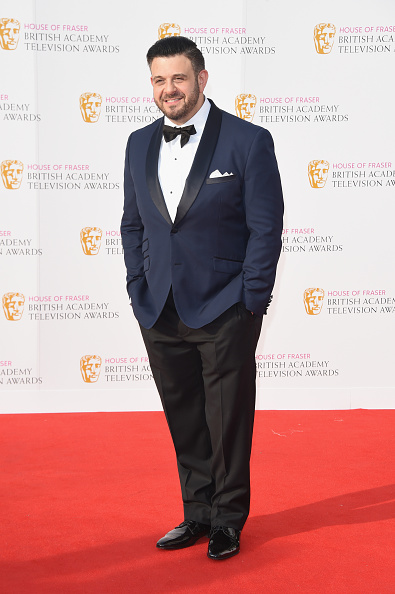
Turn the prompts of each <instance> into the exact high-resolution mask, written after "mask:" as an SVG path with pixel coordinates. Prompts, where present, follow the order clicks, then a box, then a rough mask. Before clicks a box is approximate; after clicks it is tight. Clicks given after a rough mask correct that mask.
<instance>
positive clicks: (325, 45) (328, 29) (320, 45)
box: [314, 23, 336, 54]
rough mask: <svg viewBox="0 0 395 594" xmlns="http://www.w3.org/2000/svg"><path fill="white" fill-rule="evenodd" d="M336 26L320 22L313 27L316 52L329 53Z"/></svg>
mask: <svg viewBox="0 0 395 594" xmlns="http://www.w3.org/2000/svg"><path fill="white" fill-rule="evenodd" d="M335 34H336V27H335V25H332V24H331V23H320V24H319V25H316V26H315V27H314V44H315V49H316V52H317V54H330V53H331V51H332V47H333V42H334V41H335Z"/></svg>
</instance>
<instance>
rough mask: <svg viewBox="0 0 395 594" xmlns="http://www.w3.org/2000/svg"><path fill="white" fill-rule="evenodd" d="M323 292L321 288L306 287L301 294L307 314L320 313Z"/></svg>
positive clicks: (314, 314)
mask: <svg viewBox="0 0 395 594" xmlns="http://www.w3.org/2000/svg"><path fill="white" fill-rule="evenodd" d="M324 296H325V292H324V290H323V289H319V288H318V287H317V288H314V289H306V290H305V292H304V294H303V301H304V306H305V309H306V313H308V314H309V316H316V315H318V314H319V313H321V309H322V304H323V303H324Z"/></svg>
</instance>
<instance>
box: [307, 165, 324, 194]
mask: <svg viewBox="0 0 395 594" xmlns="http://www.w3.org/2000/svg"><path fill="white" fill-rule="evenodd" d="M328 171H329V163H328V161H323V160H318V159H316V160H314V161H310V163H309V167H308V172H309V182H310V185H311V187H312V188H323V187H324V186H325V184H326V180H327V179H328Z"/></svg>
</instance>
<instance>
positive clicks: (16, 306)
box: [5, 295, 25, 321]
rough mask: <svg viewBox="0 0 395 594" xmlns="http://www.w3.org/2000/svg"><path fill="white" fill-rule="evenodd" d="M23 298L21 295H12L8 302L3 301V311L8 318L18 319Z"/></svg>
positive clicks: (21, 311)
mask: <svg viewBox="0 0 395 594" xmlns="http://www.w3.org/2000/svg"><path fill="white" fill-rule="evenodd" d="M24 304H25V299H24V297H23V296H22V295H13V296H12V297H11V299H10V300H9V301H8V303H5V313H6V317H7V319H8V320H13V321H17V320H20V319H21V317H22V314H23V307H24Z"/></svg>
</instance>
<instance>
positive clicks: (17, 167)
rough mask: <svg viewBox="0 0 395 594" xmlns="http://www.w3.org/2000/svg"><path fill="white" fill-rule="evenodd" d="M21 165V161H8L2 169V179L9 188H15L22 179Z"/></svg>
mask: <svg viewBox="0 0 395 594" xmlns="http://www.w3.org/2000/svg"><path fill="white" fill-rule="evenodd" d="M22 172H23V165H22V163H10V164H9V165H6V166H5V167H4V169H3V171H2V174H3V181H4V185H5V187H6V188H8V189H9V190H17V189H18V188H19V186H20V185H21V181H22Z"/></svg>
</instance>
